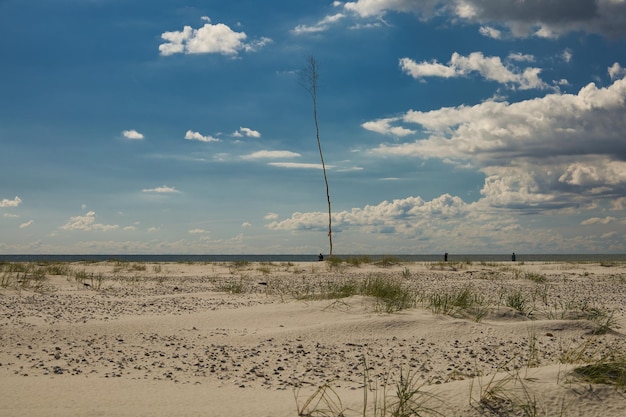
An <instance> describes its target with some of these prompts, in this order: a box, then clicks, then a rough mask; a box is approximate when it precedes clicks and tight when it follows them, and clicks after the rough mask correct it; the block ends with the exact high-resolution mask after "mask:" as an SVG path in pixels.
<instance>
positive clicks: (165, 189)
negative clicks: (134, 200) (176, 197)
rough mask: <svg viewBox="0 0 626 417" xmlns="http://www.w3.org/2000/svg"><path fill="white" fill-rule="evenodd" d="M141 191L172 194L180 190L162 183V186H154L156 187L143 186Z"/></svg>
mask: <svg viewBox="0 0 626 417" xmlns="http://www.w3.org/2000/svg"><path fill="white" fill-rule="evenodd" d="M141 191H142V192H144V193H158V194H172V193H179V192H180V191H178V190H177V189H176V188H174V187H168V186H167V185H162V186H160V187H156V188H144V189H143V190H141Z"/></svg>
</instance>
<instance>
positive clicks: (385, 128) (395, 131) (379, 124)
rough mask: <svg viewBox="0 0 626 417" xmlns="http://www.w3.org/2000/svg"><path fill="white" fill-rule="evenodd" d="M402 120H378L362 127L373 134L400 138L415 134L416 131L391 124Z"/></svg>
mask: <svg viewBox="0 0 626 417" xmlns="http://www.w3.org/2000/svg"><path fill="white" fill-rule="evenodd" d="M398 120H400V118H397V117H390V118H385V119H378V120H373V121H369V122H365V123H363V124H362V125H361V126H362V127H363V128H364V129H366V130H370V131H372V132H376V133H381V134H384V135H395V136H399V137H403V136H408V135H411V134H414V133H415V130H411V129H407V128H405V127H401V126H392V125H391V124H392V123H394V122H397V121H398Z"/></svg>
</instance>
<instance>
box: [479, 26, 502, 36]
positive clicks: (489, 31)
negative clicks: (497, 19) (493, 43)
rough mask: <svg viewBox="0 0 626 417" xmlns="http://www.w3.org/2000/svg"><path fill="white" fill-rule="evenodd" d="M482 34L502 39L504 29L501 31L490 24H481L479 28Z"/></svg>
mask: <svg viewBox="0 0 626 417" xmlns="http://www.w3.org/2000/svg"><path fill="white" fill-rule="evenodd" d="M479 31H480V34H481V35H483V36H486V37H488V38H492V39H501V38H502V31H499V30H498V29H496V28H492V27H490V26H481V28H480V29H479Z"/></svg>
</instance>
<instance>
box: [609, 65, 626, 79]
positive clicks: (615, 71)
mask: <svg viewBox="0 0 626 417" xmlns="http://www.w3.org/2000/svg"><path fill="white" fill-rule="evenodd" d="M608 71H609V76H610V77H611V80H617V79H619V78H623V77H624V76H626V69H624V68H622V66H621V65H620V64H619V63H617V62H615V63H614V64H613V65H611V66H610V67H609V69H608Z"/></svg>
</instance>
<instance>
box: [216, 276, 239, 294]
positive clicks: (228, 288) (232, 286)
mask: <svg viewBox="0 0 626 417" xmlns="http://www.w3.org/2000/svg"><path fill="white" fill-rule="evenodd" d="M218 290H219V291H222V292H227V293H229V294H243V292H244V291H245V285H244V282H243V277H241V279H240V280H239V281H227V282H223V283H221V284H220V285H219V286H218Z"/></svg>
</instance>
